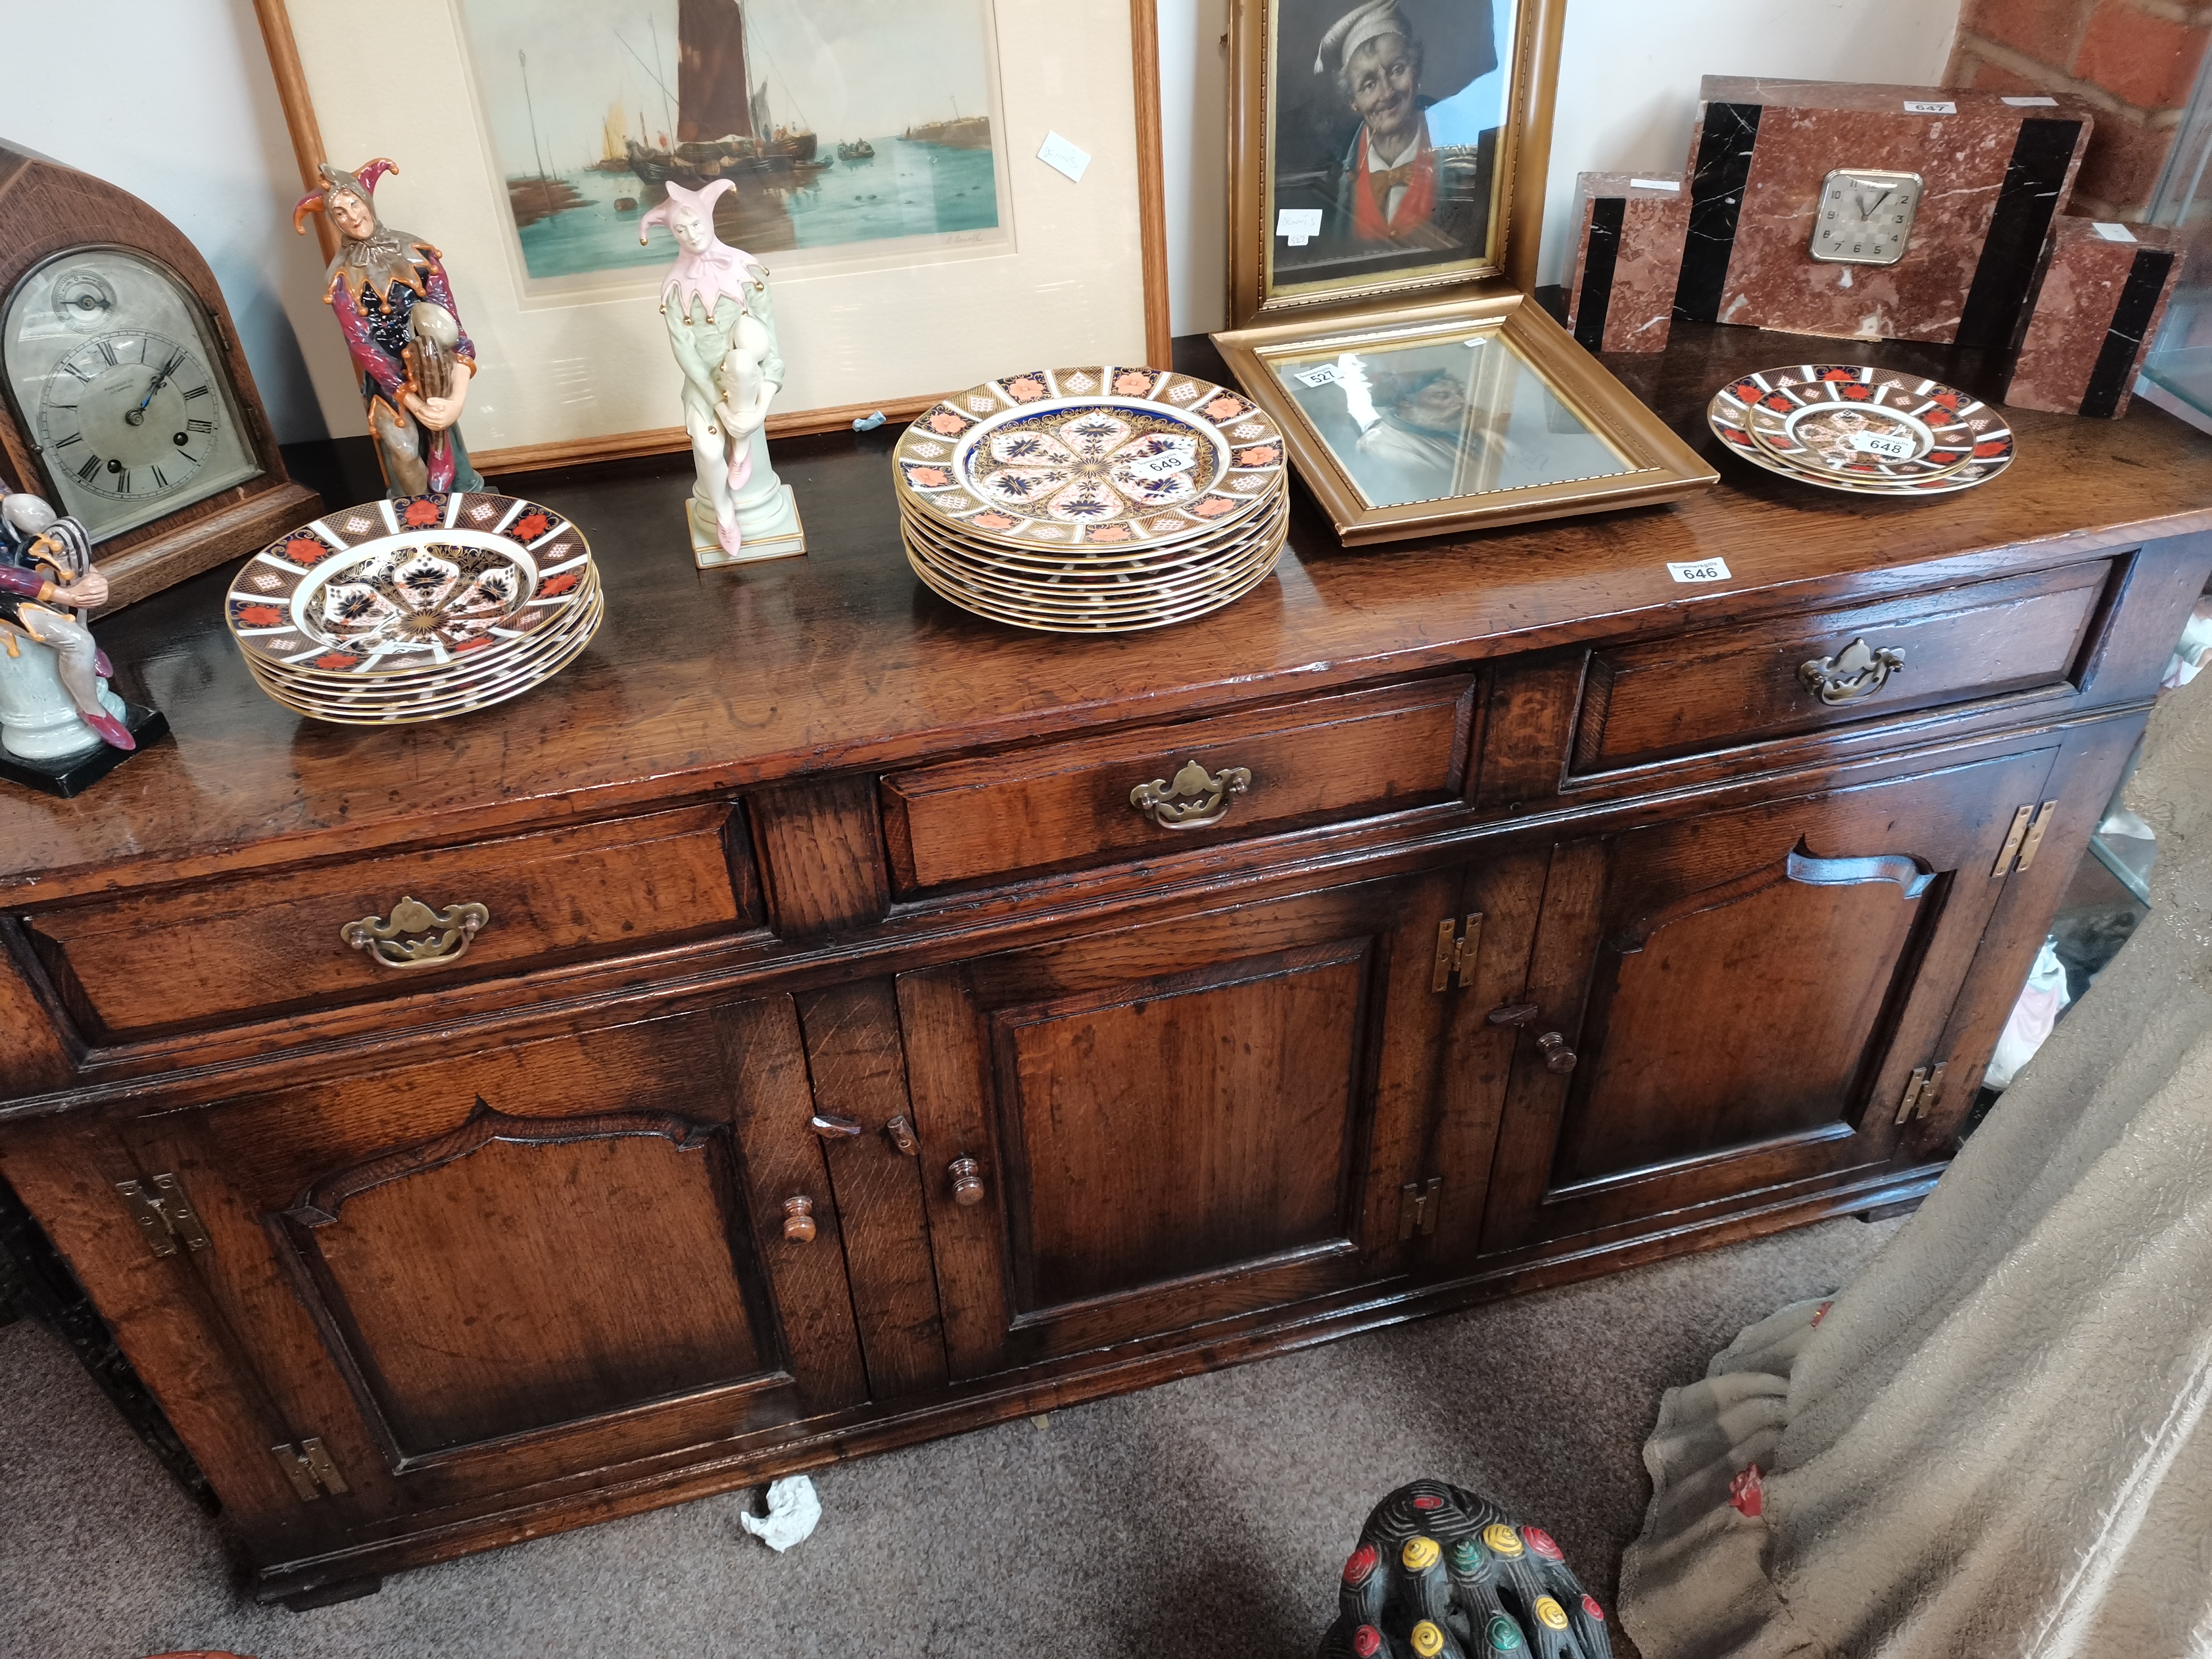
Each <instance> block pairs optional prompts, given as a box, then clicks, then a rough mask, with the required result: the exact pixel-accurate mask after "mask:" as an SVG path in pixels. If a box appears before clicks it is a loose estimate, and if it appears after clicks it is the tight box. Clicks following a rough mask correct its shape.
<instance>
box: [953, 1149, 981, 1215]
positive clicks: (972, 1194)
mask: <svg viewBox="0 0 2212 1659" xmlns="http://www.w3.org/2000/svg"><path fill="white" fill-rule="evenodd" d="M945 1174H947V1175H949V1176H951V1177H952V1201H953V1202H954V1203H955V1204H981V1202H982V1201H983V1166H982V1165H981V1164H978V1163H977V1162H976V1161H975V1159H974V1158H954V1159H953V1160H952V1162H951V1164H949V1165H947V1166H946V1168H945Z"/></svg>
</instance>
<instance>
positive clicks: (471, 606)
mask: <svg viewBox="0 0 2212 1659" xmlns="http://www.w3.org/2000/svg"><path fill="white" fill-rule="evenodd" d="M590 560H591V549H590V547H589V545H588V544H586V541H585V539H584V537H583V535H582V534H581V532H579V531H578V530H577V529H576V528H575V526H573V525H571V524H569V523H568V521H567V520H565V519H562V517H561V516H560V515H559V514H557V513H554V512H552V511H551V510H550V509H549V508H546V507H539V506H537V505H536V504H535V503H533V502H531V501H519V500H516V499H515V498H513V497H512V496H506V495H485V494H478V493H475V492H466V493H455V494H453V495H423V496H417V497H416V498H415V499H413V500H411V501H370V502H368V503H366V504H365V505H363V506H361V507H350V508H347V509H344V510H343V511H341V512H337V513H330V514H328V515H326V516H325V517H323V518H320V519H318V520H315V521H314V522H313V524H310V525H307V526H304V527H303V528H301V529H299V530H295V531H294V532H292V533H291V534H289V536H286V537H283V538H281V539H279V540H277V541H276V542H272V543H271V544H270V545H269V546H267V547H265V548H264V549H262V550H261V551H260V552H258V553H257V554H255V555H254V556H253V557H252V558H251V559H249V560H248V561H247V562H246V565H245V567H244V568H242V569H241V570H240V572H239V574H238V575H237V577H236V579H235V580H233V582H232V583H231V587H230V592H229V593H228V595H227V596H226V599H225V602H224V615H225V617H226V619H227V620H228V623H229V624H230V629H231V634H232V635H233V637H234V638H235V639H236V640H237V641H238V643H239V647H240V649H241V650H243V651H245V652H246V653H247V655H248V656H249V657H251V658H252V659H255V660H256V662H257V664H258V665H266V666H270V667H273V668H276V669H277V670H279V671H287V670H289V671H294V672H304V673H309V674H313V675H317V676H336V677H340V678H349V679H350V678H360V677H363V676H381V675H391V674H430V675H435V674H439V673H442V672H444V671H447V669H449V668H450V667H452V666H453V665H456V664H458V663H459V662H461V661H462V660H463V659H465V658H467V657H468V656H469V655H470V654H471V653H477V652H484V651H500V650H503V649H505V648H507V647H512V646H514V645H518V644H520V643H521V642H522V641H526V640H527V639H528V638H529V637H530V636H531V635H533V634H534V633H536V632H537V630H538V629H540V628H543V627H544V626H545V625H546V624H547V623H549V622H550V621H551V620H552V619H553V618H554V617H557V616H558V615H559V614H560V613H561V612H562V611H564V610H566V609H567V608H568V606H570V605H574V603H575V602H576V599H577V597H578V592H579V589H580V586H581V583H582V580H583V575H584V572H585V571H586V568H588V566H589V563H590Z"/></svg>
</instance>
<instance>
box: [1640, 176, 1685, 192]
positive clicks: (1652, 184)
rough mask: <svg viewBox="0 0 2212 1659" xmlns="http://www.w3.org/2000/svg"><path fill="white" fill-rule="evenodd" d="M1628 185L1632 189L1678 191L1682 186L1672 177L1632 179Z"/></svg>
mask: <svg viewBox="0 0 2212 1659" xmlns="http://www.w3.org/2000/svg"><path fill="white" fill-rule="evenodd" d="M1628 187H1629V188H1630V189H1631V190H1666V191H1676V192H1678V193H1679V192H1680V190H1681V188H1682V187H1681V185H1679V184H1677V183H1675V182H1674V180H1673V179H1630V180H1629V181H1628Z"/></svg>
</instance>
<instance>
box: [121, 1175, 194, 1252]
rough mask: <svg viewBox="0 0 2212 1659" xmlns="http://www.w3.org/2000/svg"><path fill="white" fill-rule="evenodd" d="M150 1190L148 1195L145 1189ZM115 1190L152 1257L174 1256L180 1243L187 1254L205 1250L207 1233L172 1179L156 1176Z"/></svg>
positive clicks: (174, 1177) (173, 1177)
mask: <svg viewBox="0 0 2212 1659" xmlns="http://www.w3.org/2000/svg"><path fill="white" fill-rule="evenodd" d="M149 1185H150V1186H151V1187H152V1188H153V1190H152V1191H151V1192H149V1191H147V1189H146V1188H147V1186H149ZM115 1190H116V1191H117V1192H118V1193H120V1194H123V1206H124V1208H125V1209H127V1210H129V1211H130V1212H131V1219H132V1220H133V1221H135V1222H137V1224H138V1234H139V1237H142V1238H143V1239H144V1240H145V1241H146V1248H147V1249H149V1250H151V1251H153V1253H154V1254H155V1255H176V1253H177V1245H178V1244H179V1243H180V1242H181V1243H183V1245H184V1247H185V1249H188V1250H204V1249H207V1247H208V1236H207V1229H206V1228H204V1227H203V1226H201V1225H200V1218H199V1217H197V1215H195V1214H193V1213H192V1206H191V1205H190V1204H189V1203H187V1202H186V1201H185V1189H184V1188H182V1187H181V1186H179V1184H178V1183H177V1178H176V1176H173V1175H157V1176H155V1177H154V1178H153V1180H152V1181H151V1182H148V1183H144V1184H142V1183H140V1182H136V1181H118V1182H116V1183H115Z"/></svg>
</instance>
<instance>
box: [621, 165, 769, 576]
mask: <svg viewBox="0 0 2212 1659" xmlns="http://www.w3.org/2000/svg"><path fill="white" fill-rule="evenodd" d="M666 188H667V191H668V199H667V200H666V201H665V202H663V203H661V204H660V205H659V206H658V207H656V208H653V210H651V211H649V212H648V213H647V214H646V216H644V217H643V218H642V219H641V220H640V221H639V222H638V233H637V238H638V241H639V242H640V243H641V244H642V243H643V242H644V240H646V232H647V229H648V228H651V227H652V226H654V225H666V226H667V227H668V229H669V233H670V234H671V235H672V236H674V237H675V238H676V244H677V246H678V249H679V250H680V251H679V252H678V255H677V258H676V263H675V264H673V265H672V266H671V267H670V268H669V271H668V276H667V277H666V279H665V281H664V282H663V283H661V288H660V311H661V315H662V316H663V317H664V318H665V319H667V324H668V343H669V347H670V349H671V350H672V351H673V352H674V353H675V354H676V365H677V367H678V368H680V369H682V370H683V372H684V429H685V430H686V431H687V432H689V433H690V437H691V459H692V464H693V465H694V466H695V467H696V469H697V471H698V483H697V484H696V486H695V488H694V489H693V490H692V492H691V500H690V502H689V503H687V510H688V512H689V515H690V525H691V556H692V558H693V560H694V562H696V563H698V564H700V565H702V566H709V565H718V564H734V563H737V562H740V561H747V560H752V559H780V558H783V557H785V556H788V555H790V554H793V553H804V552H805V550H806V537H805V529H804V528H803V527H802V526H801V525H800V524H799V506H798V502H797V501H796V500H795V499H794V498H793V495H792V493H791V486H790V485H788V484H787V483H784V482H783V481H782V480H781V479H780V478H778V477H776V476H775V467H774V465H771V464H770V462H769V456H768V436H767V430H766V423H767V421H768V410H769V404H770V403H771V402H773V401H774V400H775V394H776V392H777V391H778V390H779V389H780V388H781V386H782V384H783V357H782V355H781V352H780V351H779V350H778V349H777V347H776V338H775V310H774V309H773V307H771V306H770V304H769V292H768V283H767V280H766V278H767V276H768V271H767V268H766V267H765V266H763V264H761V263H760V261H759V260H757V259H756V258H753V256H752V255H751V254H750V253H747V252H745V251H744V249H743V248H735V247H732V246H729V245H728V244H727V243H726V242H724V241H723V240H721V238H720V237H719V236H717V235H716V234H714V198H715V197H717V196H720V194H721V193H722V192H723V191H726V190H730V189H733V188H734V186H733V185H732V184H731V182H730V181H729V180H728V179H714V180H712V181H711V182H709V183H708V184H707V185H703V186H702V187H701V188H700V189H698V190H687V189H685V188H684V186H683V185H678V184H676V183H675V182H673V181H672V180H671V182H670V183H669V184H668V185H667V187H666Z"/></svg>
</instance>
